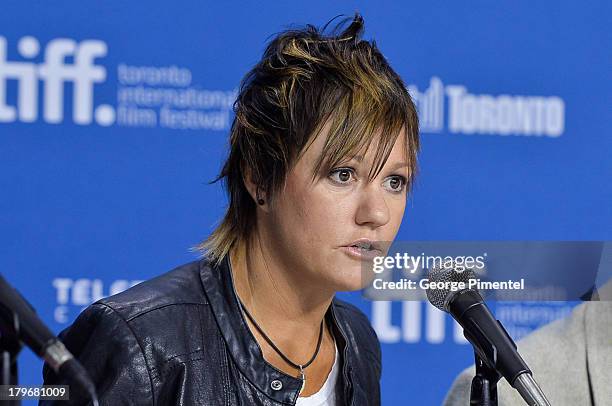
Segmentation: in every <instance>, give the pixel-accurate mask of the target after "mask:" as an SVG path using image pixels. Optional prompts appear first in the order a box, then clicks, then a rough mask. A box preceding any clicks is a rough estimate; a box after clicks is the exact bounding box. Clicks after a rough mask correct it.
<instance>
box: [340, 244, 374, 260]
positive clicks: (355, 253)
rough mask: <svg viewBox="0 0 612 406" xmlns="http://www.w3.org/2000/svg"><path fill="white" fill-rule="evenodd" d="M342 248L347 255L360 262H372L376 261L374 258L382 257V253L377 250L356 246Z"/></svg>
mask: <svg viewBox="0 0 612 406" xmlns="http://www.w3.org/2000/svg"><path fill="white" fill-rule="evenodd" d="M341 248H342V251H343V252H344V253H345V254H346V255H348V256H349V257H351V258H353V259H357V260H359V261H371V260H373V259H374V257H378V256H380V255H381V252H380V251H379V250H377V249H375V248H372V249H364V248H360V247H354V246H347V247H341Z"/></svg>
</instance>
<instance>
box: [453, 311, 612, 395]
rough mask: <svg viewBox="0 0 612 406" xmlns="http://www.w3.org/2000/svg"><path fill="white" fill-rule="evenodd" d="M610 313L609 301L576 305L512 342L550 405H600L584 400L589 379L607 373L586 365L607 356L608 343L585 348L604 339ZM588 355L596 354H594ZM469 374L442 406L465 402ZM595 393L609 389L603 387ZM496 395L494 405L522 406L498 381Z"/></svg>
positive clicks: (461, 377)
mask: <svg viewBox="0 0 612 406" xmlns="http://www.w3.org/2000/svg"><path fill="white" fill-rule="evenodd" d="M611 311H612V302H601V303H599V302H586V303H582V304H580V305H578V306H576V308H575V309H574V310H573V311H572V313H571V314H570V316H569V317H566V318H563V319H560V320H556V321H554V322H552V323H550V324H548V325H546V326H544V327H542V328H540V329H538V330H536V331H535V332H534V333H532V334H530V335H529V336H527V337H525V338H524V339H522V340H519V341H518V342H517V347H518V350H519V353H520V354H521V356H522V357H523V358H524V359H525V361H526V362H527V365H529V367H530V369H531V370H532V372H533V377H534V378H535V380H536V381H537V382H538V383H539V385H540V386H541V388H542V390H543V391H544V393H545V394H546V396H547V397H548V399H549V401H550V402H551V403H552V404H554V405H557V404H558V405H578V404H603V403H593V402H591V401H590V400H591V391H592V389H593V388H592V382H591V379H593V376H592V375H594V374H595V373H599V374H608V375H610V372H607V371H603V370H602V371H599V369H598V371H597V372H596V371H595V370H594V369H593V366H592V365H589V362H591V363H592V361H593V359H599V358H601V357H608V358H609V357H610V352H611V351H612V342H611V343H609V344H608V348H607V349H603V348H599V349H596V348H587V345H588V342H589V341H590V340H592V337H603V336H609V334H610V327H611V326H610V325H607V326H606V324H605V323H609V321H607V322H606V321H604V320H603V318H604V317H607V316H605V315H606V314H609V313H610V312H611ZM608 318H609V317H608ZM596 319H599V320H596ZM589 336H590V337H589ZM589 351H590V352H591V354H589ZM594 351H601V352H599V353H598V355H597V356H594V354H593V352H594ZM604 351H606V352H607V354H604ZM473 376H474V366H471V367H469V368H467V369H465V370H464V371H463V372H462V373H461V374H460V375H459V376H458V377H457V378H456V379H455V381H454V383H453V385H452V386H451V389H450V391H449V392H448V394H447V396H446V399H445V401H444V406H460V405H461V406H463V405H468V404H469V393H470V384H471V380H472V377H473ZM600 386H601V385H600ZM599 389H603V390H607V391H608V392H609V391H610V389H605V387H603V386H602V387H601V388H598V390H599ZM594 395H595V397H596V398H597V397H600V398H602V399H603V398H605V397H602V394H601V393H599V394H598V393H595V394H594ZM498 397H499V404H500V406H515V405H516V406H519V405H520V406H522V405H524V401H523V400H522V398H521V397H520V396H519V395H518V393H517V392H516V390H514V388H512V387H511V386H510V385H509V384H508V383H507V382H506V381H505V380H504V379H502V380H501V381H500V382H499V384H498Z"/></svg>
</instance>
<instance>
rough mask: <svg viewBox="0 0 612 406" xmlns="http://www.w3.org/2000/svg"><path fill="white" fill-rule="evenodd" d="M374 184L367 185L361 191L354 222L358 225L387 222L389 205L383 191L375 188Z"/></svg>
mask: <svg viewBox="0 0 612 406" xmlns="http://www.w3.org/2000/svg"><path fill="white" fill-rule="evenodd" d="M371 186H374V185H368V187H366V188H365V190H363V191H362V192H361V196H360V199H359V205H358V207H357V213H356V214H355V222H356V223H357V224H359V225H369V226H371V227H372V228H375V227H380V226H383V225H385V224H387V223H388V222H389V207H388V206H387V202H386V201H385V196H384V192H382V191H380V190H375V188H374V187H371Z"/></svg>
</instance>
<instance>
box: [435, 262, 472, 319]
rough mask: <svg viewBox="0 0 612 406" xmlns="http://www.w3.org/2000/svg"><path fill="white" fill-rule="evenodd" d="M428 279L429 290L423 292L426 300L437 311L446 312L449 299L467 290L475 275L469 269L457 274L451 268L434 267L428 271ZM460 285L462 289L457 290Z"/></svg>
mask: <svg viewBox="0 0 612 406" xmlns="http://www.w3.org/2000/svg"><path fill="white" fill-rule="evenodd" d="M428 279H429V288H428V289H426V290H425V293H426V294H427V300H429V302H430V303H431V304H432V305H434V306H435V307H437V308H438V309H440V310H442V311H444V312H448V304H449V303H450V301H451V299H452V298H453V297H454V296H455V295H456V294H458V293H459V292H461V291H463V290H466V289H468V288H467V286H468V283H469V281H470V280H471V279H476V274H475V273H474V271H472V270H470V269H466V270H464V271H461V272H459V271H456V270H454V269H453V268H445V267H442V268H435V267H434V268H431V269H430V270H429V274H428ZM461 283H463V286H464V288H462V289H458V288H457V287H458V286H461ZM432 284H433V285H434V286H433V287H432ZM472 290H476V289H472Z"/></svg>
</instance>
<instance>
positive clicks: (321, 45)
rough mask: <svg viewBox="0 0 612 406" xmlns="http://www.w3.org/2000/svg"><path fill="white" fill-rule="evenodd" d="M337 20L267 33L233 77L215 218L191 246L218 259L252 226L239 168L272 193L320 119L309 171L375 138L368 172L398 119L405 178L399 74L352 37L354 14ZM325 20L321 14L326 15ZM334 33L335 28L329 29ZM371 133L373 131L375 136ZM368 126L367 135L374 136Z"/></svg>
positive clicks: (412, 133)
mask: <svg viewBox="0 0 612 406" xmlns="http://www.w3.org/2000/svg"><path fill="white" fill-rule="evenodd" d="M348 21H350V19H348V20H347V19H345V20H342V21H341V22H340V23H339V24H338V25H336V27H335V29H334V31H333V32H332V34H330V35H325V34H324V32H325V29H326V27H327V25H329V23H328V24H326V25H325V26H324V27H323V28H322V29H320V30H319V29H317V28H316V27H314V26H312V25H307V26H306V27H305V28H303V29H300V30H287V31H283V32H281V33H280V34H277V35H276V36H275V37H274V38H273V39H272V40H271V41H270V43H269V44H268V46H267V47H266V50H265V52H264V54H263V57H262V59H261V61H259V62H258V63H257V64H256V65H255V67H253V69H251V70H250V71H249V72H248V73H247V74H246V76H245V78H244V79H243V80H242V82H241V86H240V92H239V94H238V97H237V100H236V101H235V103H234V113H235V118H234V121H233V123H232V127H231V133H230V151H229V156H228V158H227V160H226V161H225V164H224V165H223V169H222V170H221V172H220V174H219V175H218V176H217V177H216V178H215V179H214V180H213V181H212V182H210V183H214V182H217V181H219V180H221V179H223V180H224V181H225V186H226V189H227V193H228V195H229V196H228V197H229V205H228V208H227V212H226V213H225V216H224V217H223V219H222V221H221V223H220V224H219V225H218V226H217V228H216V229H215V230H214V231H213V232H212V234H211V235H210V236H209V237H208V238H207V239H206V240H205V241H203V242H201V243H200V244H198V245H197V246H195V247H193V250H197V251H200V252H201V253H202V255H203V256H204V257H206V258H208V259H209V260H210V261H212V262H214V263H217V264H218V263H219V262H220V261H221V260H222V259H223V257H224V256H225V255H227V254H228V253H229V251H230V249H231V247H232V246H233V245H234V244H235V243H237V242H238V243H241V242H244V241H247V239H248V238H249V237H250V235H251V233H252V232H253V229H254V227H255V225H256V202H255V201H254V200H253V198H252V197H251V195H250V194H249V192H248V191H247V188H246V187H245V184H244V179H243V174H245V173H247V172H248V173H249V174H250V175H251V177H252V180H253V182H254V183H255V184H256V185H258V188H259V189H260V190H262V191H263V192H264V193H265V196H267V198H268V200H273V199H274V197H275V196H276V194H277V193H278V192H279V191H280V190H281V189H282V186H283V184H284V182H285V178H286V174H287V173H288V172H289V170H290V169H291V167H292V166H293V164H295V162H296V161H297V160H298V159H299V157H300V156H301V153H302V152H303V151H305V149H306V148H307V147H308V146H309V145H310V143H311V142H312V141H313V140H314V139H315V138H316V136H317V135H318V134H319V132H320V131H321V129H322V127H323V126H324V124H325V123H328V122H329V123H330V125H331V126H330V130H329V133H328V136H327V140H326V144H325V147H324V151H325V153H324V155H323V156H321V157H320V158H319V160H318V162H317V164H316V168H315V169H314V171H313V174H312V175H313V179H314V178H315V177H316V174H317V173H318V172H319V170H321V166H323V167H324V169H326V170H329V169H331V168H333V167H334V166H335V165H337V164H338V163H340V162H341V160H343V159H344V158H345V157H347V156H353V155H356V154H357V153H359V151H365V150H367V149H368V148H369V146H370V144H371V143H372V141H373V140H374V139H375V138H376V139H377V141H378V142H377V147H376V148H377V150H376V153H375V159H374V161H375V163H374V168H373V169H374V170H372V171H370V173H369V175H368V176H369V178H370V180H371V179H373V178H375V177H376V176H377V174H378V173H379V172H380V170H381V169H382V167H383V166H384V164H385V162H386V160H387V158H388V156H389V154H390V153H391V149H392V148H393V145H394V144H395V141H396V139H397V137H398V136H399V134H400V132H401V130H402V128H403V129H404V130H405V131H406V144H407V145H406V151H407V160H408V161H407V162H408V165H409V167H410V168H409V169H410V177H409V185H408V186H410V185H411V184H412V181H413V179H414V176H415V173H416V170H417V161H416V156H417V152H418V150H419V134H418V128H419V126H418V118H417V113H416V109H415V106H414V103H413V102H412V100H411V98H410V96H409V95H408V92H407V91H406V86H405V84H404V82H403V81H402V79H401V78H400V77H399V76H398V75H397V74H396V73H395V72H394V71H393V69H391V67H390V66H389V64H388V62H387V60H386V59H385V57H384V56H383V55H382V53H381V52H380V51H379V50H378V48H377V46H376V43H375V42H374V41H371V42H368V41H365V40H362V39H361V35H362V34H363V30H364V21H363V18H362V17H361V16H360V15H359V14H356V15H355V16H354V17H353V18H352V21H351V22H350V25H349V26H348V27H347V28H346V29H344V30H341V27H343V26H345V25H346V23H347V22H348ZM330 22H331V21H330ZM338 32H339V34H337V33H338ZM378 134H380V135H378ZM375 135H376V136H375Z"/></svg>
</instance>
